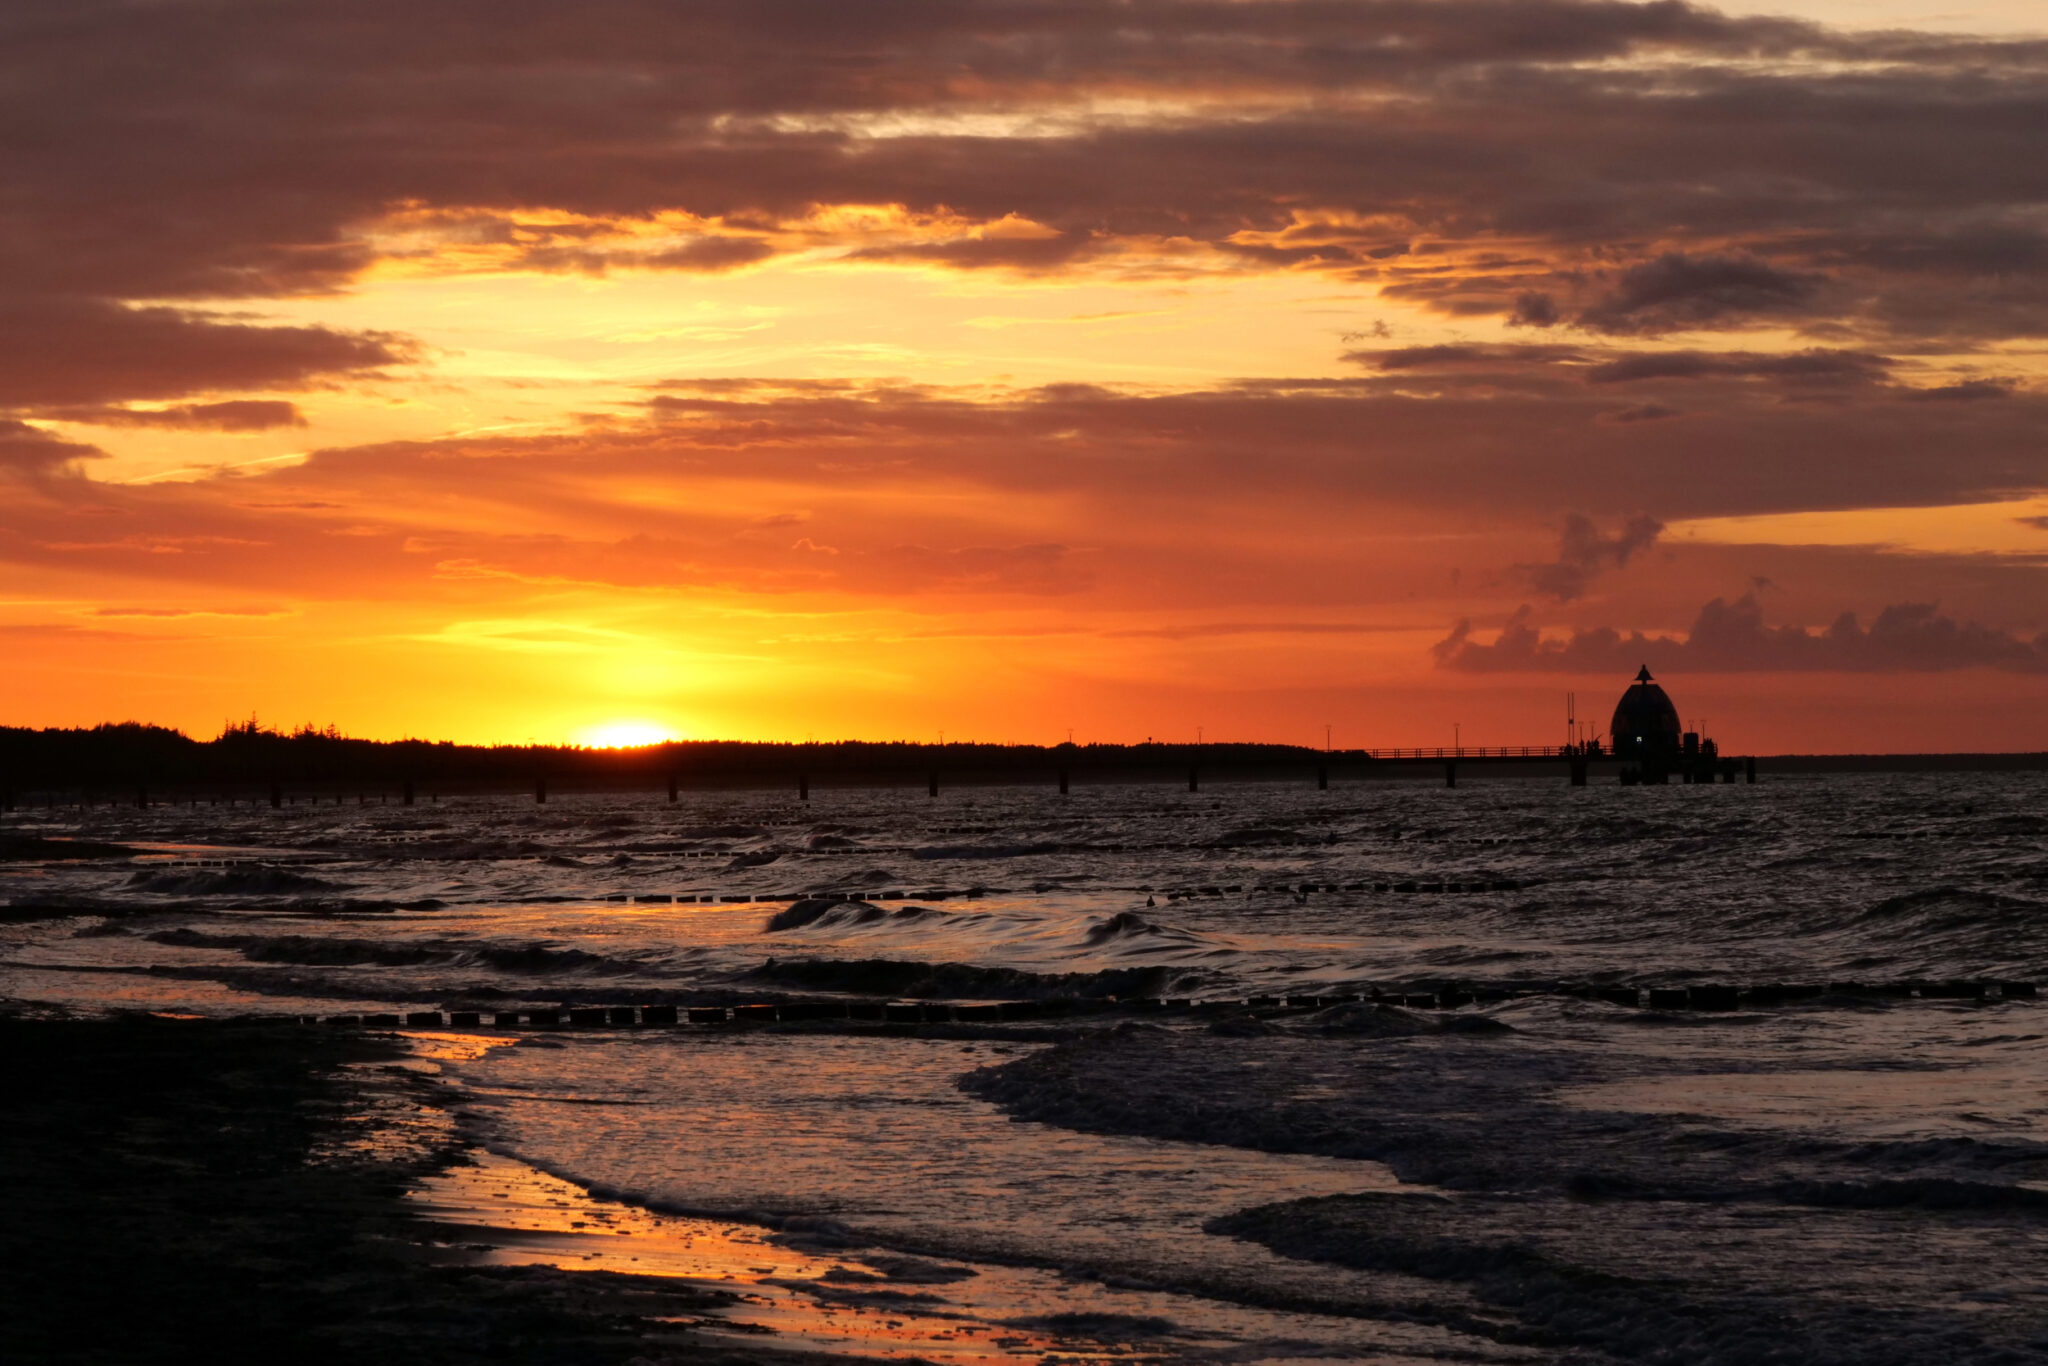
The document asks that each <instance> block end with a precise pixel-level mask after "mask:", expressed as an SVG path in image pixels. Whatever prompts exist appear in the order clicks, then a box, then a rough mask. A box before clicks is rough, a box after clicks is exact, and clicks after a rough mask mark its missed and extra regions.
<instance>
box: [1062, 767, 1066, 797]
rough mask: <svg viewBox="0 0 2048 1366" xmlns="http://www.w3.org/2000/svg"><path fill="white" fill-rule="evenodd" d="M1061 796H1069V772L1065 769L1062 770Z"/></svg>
mask: <svg viewBox="0 0 2048 1366" xmlns="http://www.w3.org/2000/svg"><path fill="white" fill-rule="evenodd" d="M1060 795H1061V796H1062V797H1064V796H1066V795H1067V771H1066V770H1065V769H1061V770H1060Z"/></svg>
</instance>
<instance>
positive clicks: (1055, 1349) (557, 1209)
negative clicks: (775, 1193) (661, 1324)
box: [409, 1153, 1162, 1366]
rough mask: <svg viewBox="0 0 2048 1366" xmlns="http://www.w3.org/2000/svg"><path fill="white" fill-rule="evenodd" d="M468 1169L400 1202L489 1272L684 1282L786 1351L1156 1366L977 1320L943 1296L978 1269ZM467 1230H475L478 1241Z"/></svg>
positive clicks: (1120, 1351) (1108, 1347)
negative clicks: (715, 1294)
mask: <svg viewBox="0 0 2048 1366" xmlns="http://www.w3.org/2000/svg"><path fill="white" fill-rule="evenodd" d="M475 1157H476V1163H477V1164H476V1165H475V1166H473V1167H458V1168H455V1169H453V1170H450V1171H448V1172H446V1173H443V1174H441V1175H439V1176H435V1177H433V1178H431V1179H430V1180H428V1181H427V1182H426V1183H425V1184H424V1185H423V1186H421V1187H420V1188H419V1189H418V1190H416V1191H414V1192H412V1193H411V1195H410V1196H409V1199H410V1201H411V1203H412V1205H413V1208H414V1209H415V1210H416V1211H417V1212H418V1214H419V1215H420V1216H421V1217H422V1218H423V1219H426V1220H427V1221H429V1222H430V1223H433V1224H438V1225H442V1226H444V1227H445V1228H447V1229H448V1230H449V1233H448V1235H447V1236H448V1238H449V1241H450V1246H451V1251H453V1252H456V1254H457V1255H460V1256H462V1257H465V1258H468V1259H473V1260H474V1261H476V1262H479V1263H482V1264H485V1265H490V1266H534V1265H540V1266H551V1267H557V1268H561V1269H565V1270H578V1271H589V1270H607V1271H617V1272H623V1273H627V1274H631V1275H648V1276H673V1277H679V1278H682V1279H685V1280H689V1281H692V1282H696V1283H699V1284H701V1285H704V1286H706V1287H709V1288H713V1289H720V1290H725V1291H727V1292H729V1293H732V1294H735V1295H737V1296H738V1297H739V1303H738V1305H737V1306H735V1307H734V1308H733V1309H732V1310H730V1311H728V1312H727V1314H726V1315H725V1316H724V1319H725V1323H726V1324H729V1325H730V1326H731V1327H732V1328H733V1329H734V1330H735V1331H738V1332H747V1331H750V1330H751V1331H752V1332H755V1333H758V1332H759V1331H760V1330H762V1329H767V1330H769V1331H772V1332H773V1333H774V1334H775V1335H776V1341H777V1342H778V1344H780V1345H783V1346H790V1347H813V1348H819V1349H824V1350H832V1351H849V1350H851V1351H858V1352H861V1353H863V1354H865V1355H869V1356H876V1357H889V1358H917V1359H920V1360H925V1361H933V1362H955V1363H962V1366H965V1364H966V1363H974V1362H987V1361H1012V1360H1016V1359H1018V1358H1020V1357H1040V1358H1042V1357H1045V1356H1046V1355H1047V1354H1049V1353H1050V1354H1055V1355H1056V1356H1057V1357H1058V1358H1059V1359H1061V1360H1064V1361H1075V1362H1080V1361H1117V1362H1131V1361H1140V1360H1151V1359H1157V1358H1158V1357H1160V1356H1161V1355H1162V1353H1160V1352H1158V1351H1157V1350H1156V1348H1155V1347H1151V1346H1133V1345H1131V1344H1121V1343H1112V1342H1088V1343H1085V1344H1076V1343H1073V1342H1061V1341H1060V1340H1059V1339H1056V1338H1054V1337H1050V1336H1046V1335H1044V1334H1041V1333H1036V1332H1032V1331H1028V1330H1024V1329H1019V1328H1016V1327H1012V1326H1007V1325H1004V1324H1000V1323H991V1322H987V1321H984V1320H981V1319H979V1318H977V1317H975V1316H974V1315H973V1314H972V1313H971V1312H969V1311H967V1310H964V1309H962V1308H960V1307H959V1306H957V1305H954V1304H953V1303H951V1302H950V1301H949V1300H948V1299H947V1298H946V1297H945V1293H944V1292H945V1287H946V1285H947V1284H949V1283H951V1282H953V1281H957V1280H968V1279H974V1278H978V1276H979V1275H980V1274H983V1273H982V1272H977V1271H976V1270H973V1269H969V1268H966V1267H955V1266H951V1265H949V1264H945V1263H938V1262H927V1261H924V1260H922V1259H916V1258H905V1257H887V1256H879V1255H874V1256H865V1257H854V1256H839V1255H829V1254H822V1253H812V1252H806V1251H801V1250H798V1249H796V1248H792V1247H787V1246H784V1245H782V1244H781V1243H779V1242H777V1241H776V1240H775V1238H774V1235H772V1234H771V1233H770V1232H769V1231H768V1230H766V1229H762V1228H755V1227H750V1226H748V1225H744V1224H734V1223H732V1222H730V1221H727V1220H711V1219H693V1218H685V1217H679V1216H672V1215H660V1214H654V1213H651V1212H649V1211H646V1210H642V1209H638V1208H635V1207H632V1206H627V1205H619V1204H612V1203H609V1202H602V1201H598V1200H594V1199H592V1198H591V1197H590V1196H589V1195H588V1194H586V1193H585V1192H584V1191H583V1190H582V1189H581V1188H580V1187H577V1186H574V1185H571V1184H570V1183H569V1182H566V1181H562V1180H559V1179H557V1178H555V1177H552V1176H549V1175H547V1174H546V1173H544V1172H540V1171H536V1170H535V1169H534V1168H532V1167H529V1166H527V1165H526V1164H524V1163H522V1162H518V1161H515V1160H513V1159H511V1158H507V1157H501V1156H497V1155H495V1154H490V1153H477V1154H475ZM463 1230H475V1231H476V1233H475V1235H474V1240H472V1239H471V1236H470V1235H469V1234H467V1233H465V1232H462V1231H463ZM983 1270H984V1272H986V1273H987V1274H994V1275H1002V1274H1003V1270H1002V1269H1000V1268H991V1269H983ZM1041 1274H1042V1273H1041Z"/></svg>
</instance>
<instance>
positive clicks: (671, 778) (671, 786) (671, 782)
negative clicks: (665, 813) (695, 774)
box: [668, 773, 679, 806]
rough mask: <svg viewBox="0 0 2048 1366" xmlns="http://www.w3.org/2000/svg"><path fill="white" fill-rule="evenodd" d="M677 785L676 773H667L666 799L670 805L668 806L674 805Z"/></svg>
mask: <svg viewBox="0 0 2048 1366" xmlns="http://www.w3.org/2000/svg"><path fill="white" fill-rule="evenodd" d="M678 786H679V783H678V780H677V778H676V775H675V774H673V773H671V774H669V775H668V801H669V805H670V806H674V805H675V801H676V791H677V788H678Z"/></svg>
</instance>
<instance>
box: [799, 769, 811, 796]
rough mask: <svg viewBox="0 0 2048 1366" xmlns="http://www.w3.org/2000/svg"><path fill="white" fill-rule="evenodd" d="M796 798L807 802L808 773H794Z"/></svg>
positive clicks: (808, 793) (809, 792) (808, 790)
mask: <svg viewBox="0 0 2048 1366" xmlns="http://www.w3.org/2000/svg"><path fill="white" fill-rule="evenodd" d="M796 799H797V800H798V801H800V802H807V801H809V800H810V799H811V775H810V774H808V773H799V774H797V775H796Z"/></svg>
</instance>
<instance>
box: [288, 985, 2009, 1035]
mask: <svg viewBox="0 0 2048 1366" xmlns="http://www.w3.org/2000/svg"><path fill="white" fill-rule="evenodd" d="M1539 996H1557V997H1565V998H1570V999H1575V1000H1580V1001H1589V1002H1601V1003H1604V1004H1606V1005H1610V1006H1619V1007H1625V1008H1627V1009H1631V1010H1650V1011H1710V1012H1728V1011H1739V1010H1743V1009H1754V1010H1765V1009H1775V1008H1779V1007H1785V1006H1797V1005H1826V1004H1828V1003H1829V1002H1830V1001H1831V1000H1832V1001H1839V1002H1841V1003H1844V1004H1857V1005H1867V1004H1869V1003H1871V1002H1873V1001H1886V1000H1889V1001H1909V1000H1919V1001H1929V1002H1945V1003H1951V1004H1970V1003H1976V1004H1986V1003H1993V1002H1998V1001H2033V1000H2037V999H2038V991H2037V987H2036V984H2035V983H2032V982H2015V981H2004V980H1995V979H1975V978H1971V979H1959V980H1950V981H1938V982H1937V981H1905V982H1879V983H1870V982H1830V983H1826V984H1821V983H1783V982H1777V983H1766V984H1762V985H1757V986H1749V987H1737V986H1728V985H1697V986H1681V987H1635V986H1594V985H1582V984H1571V983H1565V984H1559V985H1555V986H1550V987H1541V988H1538V987H1498V986H1440V987H1416V988H1413V989H1409V990H1399V989H1393V988H1387V989H1374V990H1371V991H1367V992H1349V993H1339V994H1335V995H1317V996H1304V995H1291V996H1250V997H1230V998H1224V999H1205V1000H1198V999H1192V998H1185V997H1150V996H1147V997H1137V998H1131V999H1118V998H1115V997H1061V998H1055V999H1050V1000H1036V1001H973V1002H958V1001H845V1000H795V1001H772V1002H770V1001H763V1002H749V1003H744V1004H736V1005H734V1004H722V1005H637V1006H634V1005H623V1006H622V1005H607V1006H560V1007H543V1008H539V1009H533V1008H527V1009H521V1010H497V1011H482V1010H447V1011H441V1010H413V1011H400V1012H392V1013H389V1014H360V1015H354V1014H352V1015H327V1016H310V1015H304V1016H297V1017H294V1018H296V1019H298V1020H300V1021H301V1022H303V1023H307V1024H327V1025H334V1026H339V1027H359V1028H364V1029H444V1028H445V1029H645V1028H656V1027H664V1026H679V1025H713V1026H721V1027H732V1026H744V1025H772V1024H812V1025H816V1024H826V1025H832V1024H850V1025H928V1024H1011V1023H1037V1022H1042V1021H1058V1020H1064V1019H1078V1018H1085V1017H1091V1016H1103V1015H1114V1014H1120V1013H1121V1014H1143V1015H1162V1014H1188V1015H1196V1016H1200V1015H1218V1014H1242V1013H1252V1014H1257V1015H1261V1016H1273V1015H1286V1014H1289V1013H1295V1014H1302V1013H1308V1012H1316V1011H1324V1010H1331V1009H1336V1008H1339V1007H1344V1006H1355V1007H1371V1006H1389V1007H1397V1008H1401V1009H1406V1010H1426V1011H1446V1010H1452V1011H1454V1010H1459V1009H1463V1008H1465V1007H1468V1006H1477V1007H1484V1006H1497V1005H1505V1004H1507V1003H1508V1002H1510V1001H1515V1000H1521V999H1527V998H1531V997H1539Z"/></svg>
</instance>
